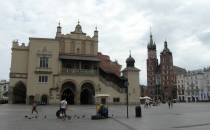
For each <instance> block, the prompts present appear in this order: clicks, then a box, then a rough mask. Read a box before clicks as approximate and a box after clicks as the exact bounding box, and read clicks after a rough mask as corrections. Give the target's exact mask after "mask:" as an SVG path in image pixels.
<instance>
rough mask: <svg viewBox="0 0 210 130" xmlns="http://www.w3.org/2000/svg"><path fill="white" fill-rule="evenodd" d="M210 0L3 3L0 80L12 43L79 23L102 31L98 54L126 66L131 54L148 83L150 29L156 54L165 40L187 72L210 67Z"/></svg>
mask: <svg viewBox="0 0 210 130" xmlns="http://www.w3.org/2000/svg"><path fill="white" fill-rule="evenodd" d="M209 3H210V1H209V0H199V1H198V0H185V1H184V0H175V1H172V0H5V1H4V2H1V4H0V29H1V30H0V60H1V69H0V79H9V69H10V62H11V45H12V41H13V40H14V39H18V40H19V41H20V42H21V43H22V42H24V43H26V44H27V43H28V38H29V37H49V38H53V37H54V36H55V32H56V26H57V24H58V21H61V25H62V27H63V33H69V32H71V31H73V30H74V27H75V25H76V24H77V21H78V19H79V21H80V23H81V25H82V28H83V32H86V33H87V34H88V35H90V36H92V35H93V31H94V28H95V26H97V27H98V30H99V51H101V52H102V53H104V54H108V55H110V57H111V59H112V60H115V59H116V60H118V62H119V63H120V64H122V65H123V67H124V66H125V60H126V58H127V57H128V55H129V50H131V52H132V56H133V57H134V58H135V60H136V67H138V68H140V69H141V73H140V74H141V77H140V82H141V84H146V59H147V47H146V46H147V43H148V41H149V32H150V31H149V30H150V26H151V27H152V34H153V37H154V40H155V42H156V44H157V54H158V58H159V53H160V52H161V51H162V49H163V42H164V40H165V39H166V40H167V41H168V46H169V48H170V50H171V51H172V52H173V58H174V65H177V66H180V67H183V68H186V69H187V70H192V69H199V68H203V67H206V66H210V51H209V50H210V4H209Z"/></svg>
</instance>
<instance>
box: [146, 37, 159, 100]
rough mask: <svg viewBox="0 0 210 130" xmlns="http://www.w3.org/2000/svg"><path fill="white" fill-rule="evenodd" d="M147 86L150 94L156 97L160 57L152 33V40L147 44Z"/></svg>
mask: <svg viewBox="0 0 210 130" xmlns="http://www.w3.org/2000/svg"><path fill="white" fill-rule="evenodd" d="M147 53H148V56H147V86H148V92H147V93H148V96H150V97H152V98H154V96H155V90H156V73H157V69H158V59H157V52H156V44H155V42H153V38H152V34H151V33H150V42H149V43H148V45H147Z"/></svg>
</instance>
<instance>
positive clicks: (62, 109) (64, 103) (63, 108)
mask: <svg viewBox="0 0 210 130" xmlns="http://www.w3.org/2000/svg"><path fill="white" fill-rule="evenodd" d="M67 104H68V103H67V101H66V100H65V99H63V100H62V101H61V102H60V112H61V114H62V117H63V118H65V117H66V109H67Z"/></svg>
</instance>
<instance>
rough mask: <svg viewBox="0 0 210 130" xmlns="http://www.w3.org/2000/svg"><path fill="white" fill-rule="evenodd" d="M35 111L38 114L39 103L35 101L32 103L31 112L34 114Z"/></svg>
mask: <svg viewBox="0 0 210 130" xmlns="http://www.w3.org/2000/svg"><path fill="white" fill-rule="evenodd" d="M34 112H36V114H38V111H37V104H36V102H34V103H33V105H32V111H31V114H33V113H34Z"/></svg>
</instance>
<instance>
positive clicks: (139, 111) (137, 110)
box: [136, 106, 141, 117]
mask: <svg viewBox="0 0 210 130" xmlns="http://www.w3.org/2000/svg"><path fill="white" fill-rule="evenodd" d="M136 117H141V106H136Z"/></svg>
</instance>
